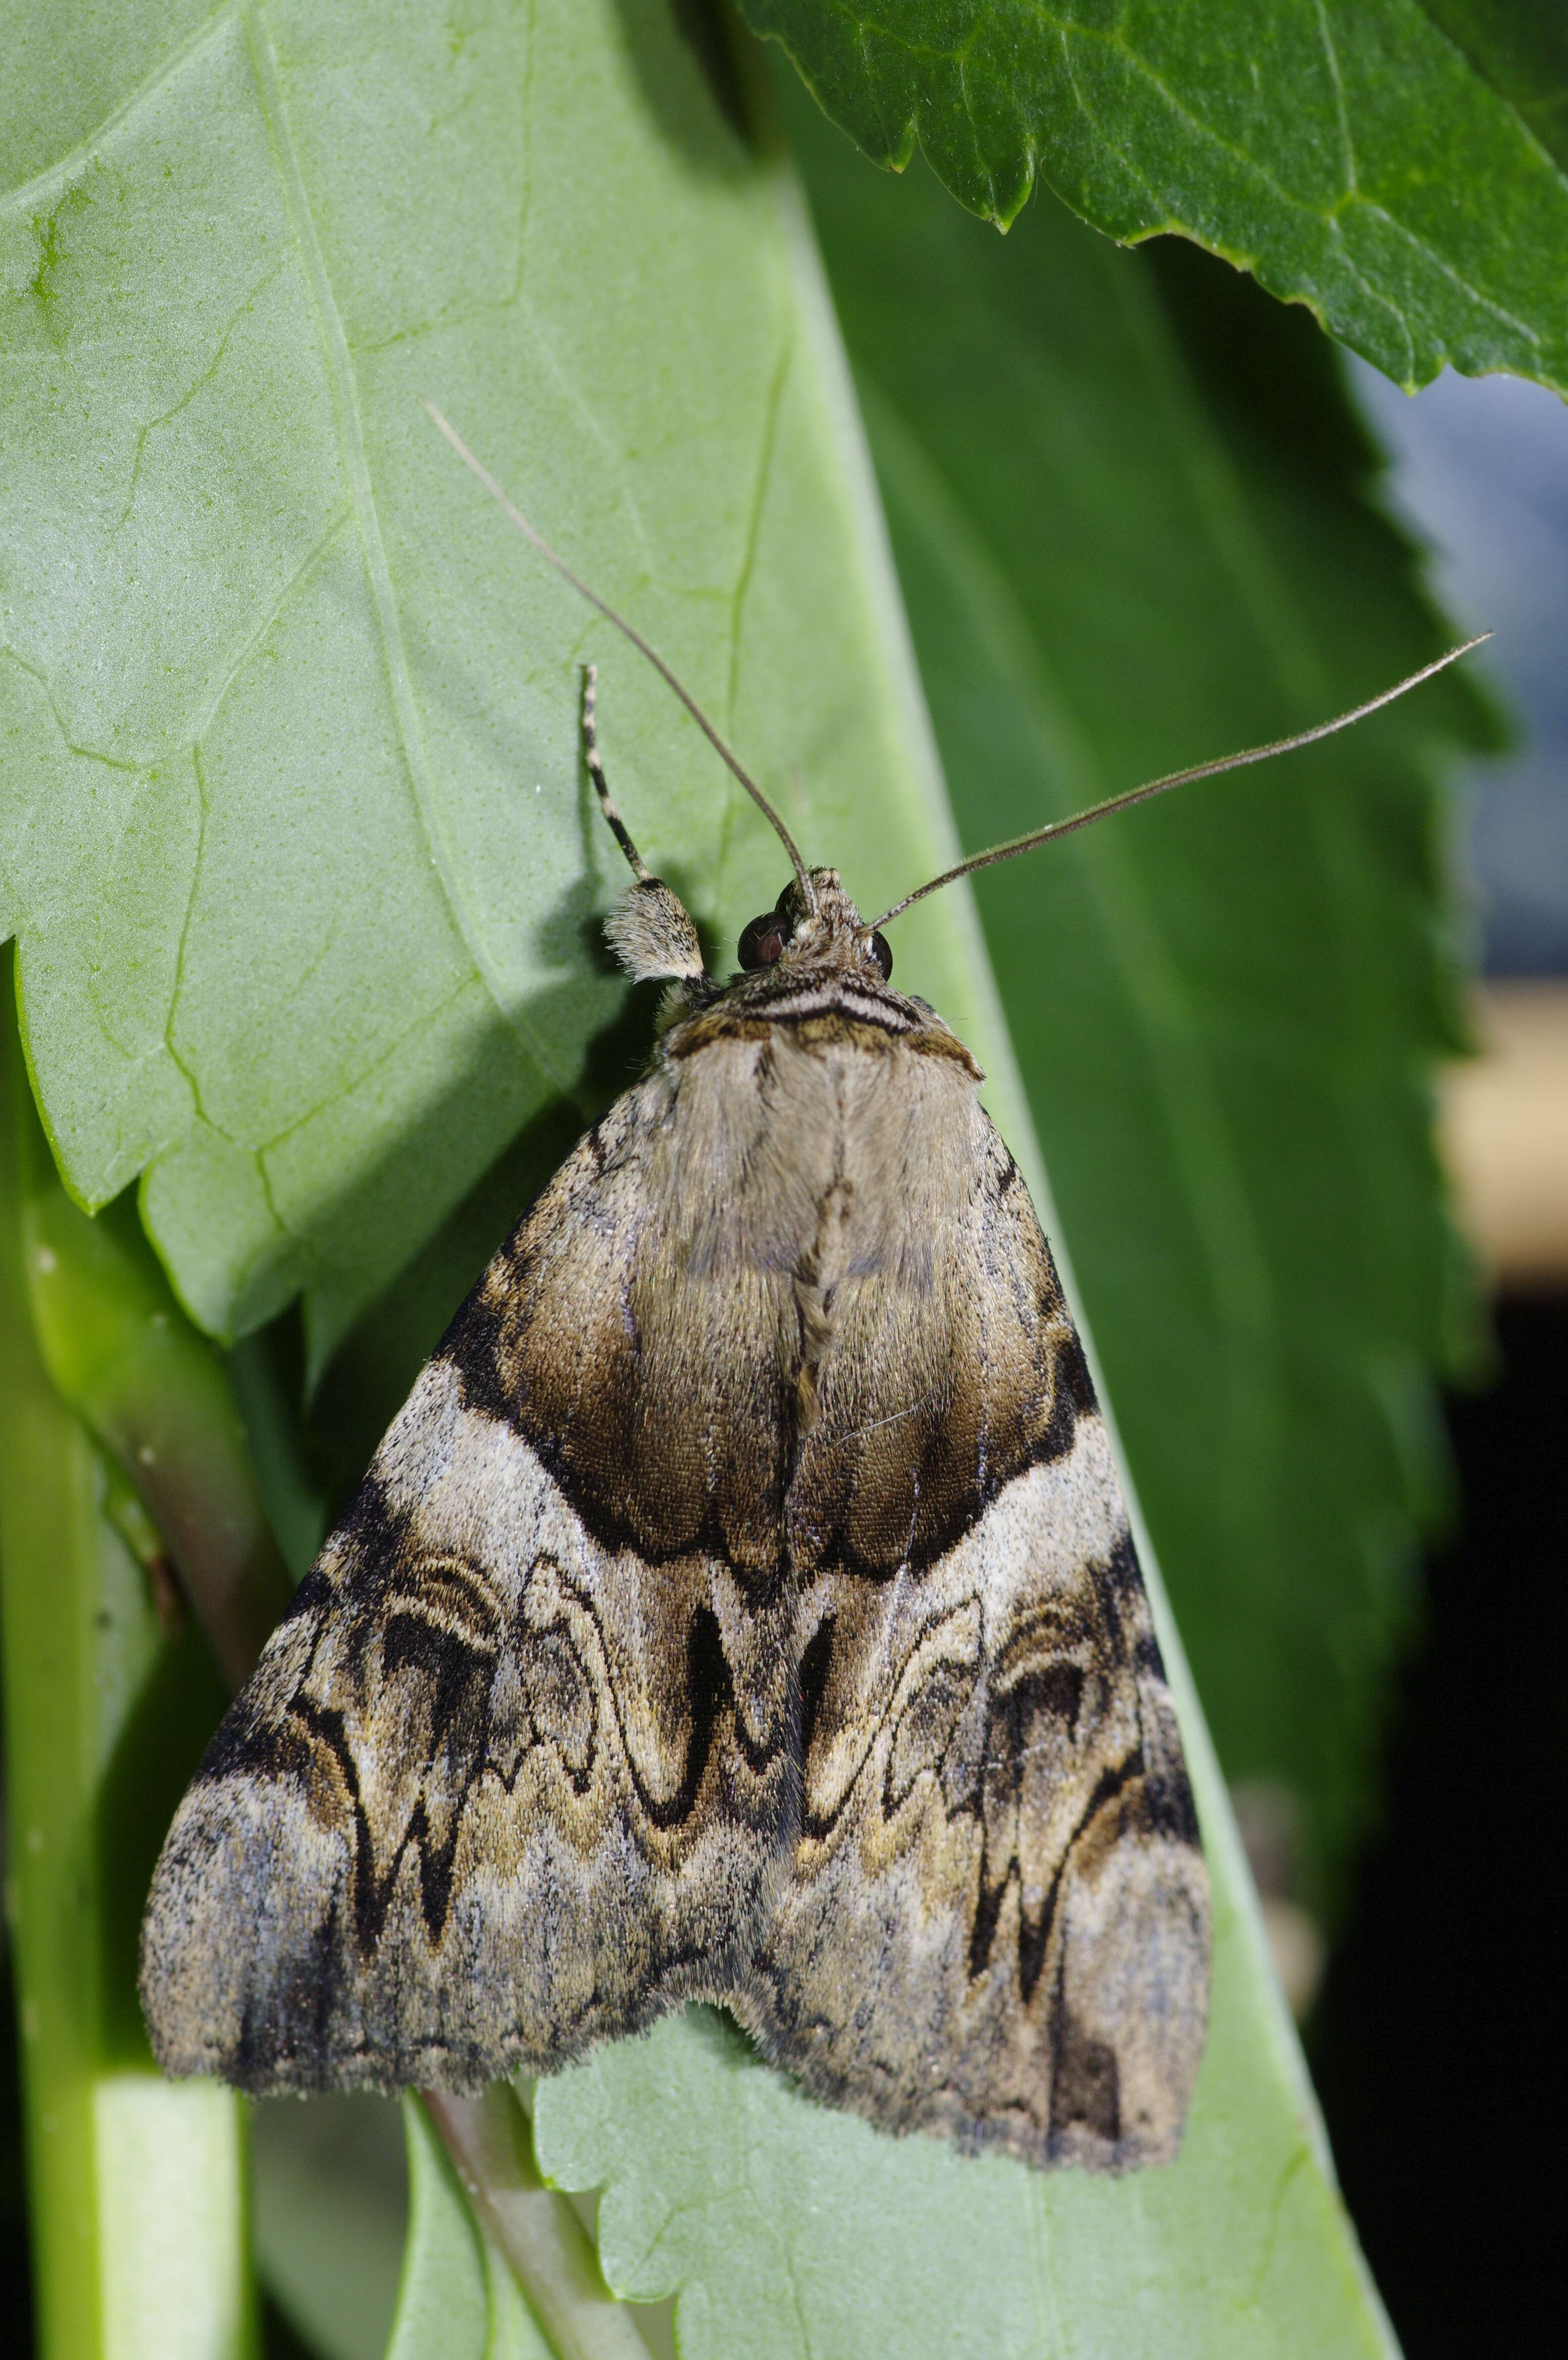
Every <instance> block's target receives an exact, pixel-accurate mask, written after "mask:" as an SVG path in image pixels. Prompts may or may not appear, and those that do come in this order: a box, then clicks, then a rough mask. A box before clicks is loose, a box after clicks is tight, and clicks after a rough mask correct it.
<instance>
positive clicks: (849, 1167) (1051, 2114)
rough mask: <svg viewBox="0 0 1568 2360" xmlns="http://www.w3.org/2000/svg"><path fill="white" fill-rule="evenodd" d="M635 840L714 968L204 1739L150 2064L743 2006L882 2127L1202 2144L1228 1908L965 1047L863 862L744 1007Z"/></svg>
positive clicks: (319, 2052) (565, 2031)
mask: <svg viewBox="0 0 1568 2360" xmlns="http://www.w3.org/2000/svg"><path fill="white" fill-rule="evenodd" d="M591 714H592V707H591V701H590V703H589V705H588V720H589V724H590V727H591ZM589 742H590V750H591V748H592V740H591V737H590V741H589ZM596 782H598V774H597V772H596ZM600 791H601V793H603V794H604V795H605V800H606V803H607V806H608V807H609V811H610V812H612V813H613V806H612V805H609V798H608V792H607V791H606V790H604V789H603V788H602V785H601V789H600ZM612 824H613V825H617V826H618V829H619V815H616V816H615V818H614V819H613V820H612ZM620 833H622V834H623V833H624V832H623V831H620ZM626 841H627V843H628V844H630V839H627V840H626ZM628 857H629V858H630V859H632V860H633V863H634V866H635V868H636V869H637V872H638V875H637V882H636V883H635V884H634V885H633V886H632V887H631V888H630V890H629V893H628V895H627V897H626V899H625V901H623V903H622V905H621V909H620V912H618V913H617V916H616V918H615V919H614V920H613V921H612V922H611V925H610V929H609V931H610V934H611V939H612V940H613V941H614V942H615V943H616V945H617V947H618V948H619V949H620V953H621V955H622V956H623V958H624V960H625V962H626V964H627V965H628V967H630V969H631V970H632V971H633V972H634V973H638V974H644V975H646V974H662V975H664V976H666V977H669V978H673V981H672V986H671V997H670V1000H669V1002H668V1004H667V1006H666V1010H665V1015H664V1022H663V1031H662V1032H661V1035H660V1039H659V1043H658V1046H657V1050H656V1052H655V1055H654V1058H653V1062H652V1066H651V1069H650V1071H649V1072H648V1074H647V1075H646V1076H645V1077H644V1078H643V1079H642V1080H641V1082H639V1083H638V1084H637V1085H636V1086H635V1087H633V1088H631V1089H630V1090H629V1091H628V1092H627V1093H626V1095H625V1096H624V1097H622V1098H620V1099H619V1100H618V1101H617V1103H616V1104H615V1105H614V1106H613V1107H612V1108H611V1109H610V1110H609V1113H608V1114H607V1115H606V1116H605V1118H604V1120H602V1121H601V1122H599V1123H598V1124H596V1125H595V1127H594V1128H593V1130H592V1131H589V1132H588V1133H587V1137H586V1138H585V1139H584V1140H583V1141H582V1142H580V1144H579V1145H578V1146H577V1148H576V1150H575V1151H574V1153H572V1154H571V1155H570V1156H569V1157H568V1159H567V1161H566V1162H565V1164H564V1165H563V1166H562V1168H561V1170H560V1171H559V1172H558V1173H557V1175H555V1178H554V1180H553V1181H552V1182H551V1184H550V1185H549V1186H548V1187H547V1188H546V1189H545V1191H544V1193H543V1196H541V1197H540V1198H539V1200H538V1202H537V1203H536V1204H535V1205H534V1207H532V1210H531V1211H530V1212H529V1213H528V1214H527V1215H526V1216H525V1218H523V1220H522V1221H521V1223H520V1225H519V1227H518V1228H517V1229H516V1230H515V1231H514V1233H513V1235H512V1236H511V1238H510V1240H508V1241H507V1243H506V1244H505V1245H504V1246H503V1247H502V1248H501V1250H500V1251H499V1253H498V1255H497V1256H496V1258H495V1260H494V1262H492V1263H491V1265H490V1267H489V1269H488V1272H487V1273H486V1274H485V1276H484V1278H483V1279H482V1280H481V1282H480V1284H479V1285H478V1286H477V1288H476V1290H475V1292H474V1294H473V1295H471V1296H470V1298H469V1300H468V1302H467V1303H466V1305H465V1306H464V1307H463V1309H462V1310H461V1312H460V1313H459V1314H458V1317H457V1318H456V1319H455V1322H454V1324H453V1326H452V1327H451V1328H450V1329H449V1331H448V1333H447V1335H446V1337H445V1338H444V1340H443V1342H442V1344H441V1346H440V1348H439V1349H438V1350H437V1352H436V1354H435V1356H434V1358H433V1360H431V1361H430V1363H429V1364H428V1366H427V1367H426V1368H425V1370H424V1371H423V1372H422V1375H421V1377H420V1379H419V1382H418V1383H417V1384H416V1386H415V1388H414V1391H413V1393H412V1395H411V1398H410V1400H409V1402H408V1404H406V1406H405V1407H404V1409H403V1410H402V1412H401V1413H400V1415H399V1417H398V1418H397V1420H396V1421H395V1423H394V1424H393V1426H392V1427H391V1429H390V1430H389V1433H388V1435H387V1437H386V1438H385V1440H384V1441H383V1443H382V1445H381V1447H380V1448H379V1450H378V1453H377V1455H376V1458H375V1460H374V1461H373V1463H372V1465H371V1467H370V1470H369V1471H368V1473H367V1476H366V1478H365V1480H364V1483H363V1485H362V1486H361V1488H360V1491H359V1492H358V1494H357V1496H356V1499H355V1500H354V1502H353V1503H352V1504H351V1506H350V1508H349V1510H348V1512H347V1513H346V1515H345V1517H344V1519H343V1521H342V1523H341V1524H339V1525H338V1527H337V1529H336V1530H335V1531H334V1534H333V1535H332V1536H331V1538H330V1539H329V1540H328V1542H327V1544H326V1546H325V1548H324V1549H323V1552H322V1555H321V1557H320V1559H319V1560H318V1562H317V1564H316V1566H315V1568H313V1571H312V1572H311V1574H310V1575H309V1576H308V1577H307V1579H305V1581H304V1582H303V1584H302V1587H301V1589H300V1591H299V1593H298V1595H297V1598H296V1601H295V1603H294V1606H293V1610H292V1612H291V1614H290V1616H289V1618H288V1619H287V1621H286V1622H284V1623H283V1624H282V1625H281V1626H280V1629H279V1630H278V1632H277V1633H275V1634H274V1636H273V1638H272V1640H271V1641H270V1642H269V1645H268V1648H267V1650H266V1653H265V1655H263V1658H262V1661H261V1664H260V1666H259V1668H258V1671H257V1673H256V1676H255V1677H254V1678H253V1680H252V1681H251V1683H250V1685H249V1687H248V1688H247V1689H246V1690H245V1692H244V1694H243V1695H242V1696H241V1697H240V1698H239V1699H238V1700H237V1702H236V1705H235V1706H234V1708H233V1710H231V1712H230V1714H229V1716H228V1719H227V1720H226V1721H225V1723H224V1726H223V1728H222V1730H221V1731H220V1732H219V1734H218V1736H217V1738H216V1739H215V1740H214V1744H213V1746H212V1748H211V1750H210V1752H209V1754H208V1755H207V1758H206V1760H205V1761H204V1763H203V1765H202V1768H201V1770H200V1772H199V1773H198V1775H197V1778H196V1780H195V1782H194V1783H193V1785H192V1788H191V1791H190V1793H189V1795H188V1796H187V1797H186V1799H185V1802H184V1803H183V1805H182V1806H181V1811H180V1813H179V1816H178V1817H177V1819H176V1820H175V1822H174V1826H173V1828H172V1830H170V1837H169V1840H168V1842H167V1844H166V1846H165V1849H164V1852H163V1856H162V1859H161V1860H160V1862H159V1868H158V1872H157V1875H156V1878H155V1881H154V1885H153V1890H152V1895H151V1898H150V1900H149V1903H148V1915H147V1921H146V1927H145V1932H144V1954H143V1961H144V1962H143V1977H142V1991H143V2000H144V2005H145V2008H146V2011H147V2015H148V2023H149V2027H150V2028H151V2031H152V2037H153V2041H154V2047H155V2049H156V2050H157V2053H158V2055H159V2059H160V2060H161V2061H162V2063H163V2064H164V2065H165V2066H166V2068H167V2069H168V2070H170V2071H173V2072H177V2073H195V2072H208V2073H217V2074H220V2075H222V2076H223V2077H224V2078H225V2079H226V2080H228V2081H234V2082H236V2083H238V2084H239V2085H240V2086H242V2087H244V2088H247V2089H251V2090H258V2091H265V2090H284V2089H291V2090H318V2089H324V2088H337V2087H344V2086H349V2085H353V2084H356V2083H368V2084H373V2085H376V2086H378V2087H384V2088H391V2087H400V2086H404V2085H408V2084H419V2085H424V2086H433V2087H437V2088H447V2089H469V2088H473V2087H475V2086H477V2085H478V2084H479V2083H481V2082H483V2081H488V2080H491V2079H494V2078H496V2077H498V2076H499V2075H501V2074H505V2073H509V2072H511V2071H513V2070H519V2069H521V2070H529V2071H545V2070H550V2069H551V2068H552V2067H554V2066H557V2065H559V2064H560V2063H562V2062H563V2061H564V2060H566V2059H568V2058H570V2057H573V2056H576V2055H577V2054H579V2053H581V2051H582V2050H583V2049H586V2048H587V2046H589V2045H590V2044H591V2043H592V2042H594V2041H596V2040H598V2039H600V2038H606V2037H609V2036H610V2035H613V2034H617V2033H622V2032H627V2031H630V2030H634V2029H636V2028H637V2027H640V2026H642V2025H645V2024H647V2023H649V2022H650V2021H651V2020H652V2019H653V2018H655V2017H657V2016H661V2015H663V2014H664V2013H666V2012H668V2011H669V2010H670V2009H671V2008H674V2007H677V2006H679V2005H682V2004H683V2003H684V2002H685V2001H687V2000H690V1999H707V2000H713V2001H718V2002H721V2003H723V2004H724V2005H728V2006H729V2008H731V2009H732V2010H733V2012H734V2014H735V2015H736V2016H738V2017H739V2019H740V2022H741V2023H742V2024H743V2025H744V2026H745V2027H746V2028H747V2029H748V2031H749V2032H750V2033H751V2035H752V2037H753V2038H754V2039H755V2040H756V2042H757V2044H758V2045H759V2047H760V2048H761V2049H762V2052H763V2053H764V2055H765V2056H767V2057H768V2058H769V2059H771V2060H773V2061H775V2062H776V2063H778V2064H780V2065H782V2066H784V2067H785V2068H786V2069H787V2070H789V2071H791V2072H793V2073H794V2074H795V2075H796V2076H798V2078H799V2079H800V2081H802V2082H803V2083H804V2084H805V2086H806V2089H807V2090H809V2091H811V2092H813V2093H815V2094H816V2095H817V2096H818V2097H820V2098H823V2099H825V2100H828V2101H830V2102H832V2103H838V2104H841V2105H845V2106H849V2107H852V2108H854V2109H855V2110H857V2111H858V2112H860V2113H861V2114H866V2115H868V2116H869V2117H870V2118H871V2119H872V2121H873V2122H876V2123H878V2124H880V2125H883V2126H884V2127H886V2128H889V2129H893V2130H897V2131H905V2130H911V2129H919V2130H925V2131H931V2132H936V2133H938V2134H941V2135H943V2136H948V2137H950V2138H952V2139H955V2140H957V2141H958V2142H959V2144H960V2145H962V2146H965V2147H983V2146H992V2147H1001V2148H1003V2149H1006V2150H1009V2151H1011V2152H1013V2153H1014V2154H1017V2155H1020V2156H1023V2157H1025V2158H1027V2159H1028V2160H1029V2161H1031V2162H1033V2163H1035V2164H1051V2163H1058V2162H1074V2163H1080V2164H1085V2165H1090V2166H1093V2167H1099V2168H1110V2169H1118V2168H1123V2167H1125V2166H1127V2165H1130V2164H1135V2163H1143V2162H1154V2161H1160V2160H1164V2159H1167V2158H1169V2157H1170V2156H1172V2155H1173V2154H1174V2153H1175V2151H1176V2147H1177V2145H1178V2142H1179V2136H1180V2130H1181V2124H1182V2120H1183V2117H1184V2114H1185V2112H1186V2107H1187V2103H1188V2099H1189V2096H1190V2090H1191V2086H1192V2081H1193V2078H1194V2076H1195V2073H1196V2070H1197V2066H1198V2060H1199V2057H1200V2054H1201V2047H1202V2039H1203V2031H1204V2024H1205V2017H1206V2009H1207V1994H1208V1974H1209V1914H1208V1890H1207V1884H1206V1880H1205V1875H1204V1870H1203V1863H1202V1859H1201V1852H1200V1851H1199V1848H1198V1841H1197V1829H1196V1823H1195V1819H1194V1815H1193V1809H1192V1801H1191V1796H1190V1788H1189V1785H1188V1780H1187V1775H1186V1771H1185V1767H1184V1765H1183V1762H1182V1757H1181V1749H1180V1743H1179V1736H1178V1733H1177V1728H1176V1721H1175V1716H1174V1713H1173V1711H1172V1708H1171V1703H1170V1698H1169V1694H1168V1688H1167V1686H1166V1682H1165V1677H1164V1672H1163V1669H1162V1666H1161V1664H1160V1658H1159V1652H1158V1648H1157V1644H1156V1641H1155V1636H1154V1632H1153V1628H1152V1624H1151V1621H1150V1616H1149V1611H1148V1604H1147V1601H1146V1597H1145V1594H1144V1590H1143V1585H1142V1581H1141V1579H1140V1576H1139V1573H1138V1568H1137V1564H1136V1560H1135V1556H1134V1552H1133V1546H1132V1541H1131V1538H1130V1535H1129V1533H1128V1528H1127V1518H1126V1512H1125V1508H1124V1503H1123V1501H1122V1497H1121V1493H1120V1490H1119V1487H1118V1484H1117V1480H1116V1475H1115V1471H1114V1468H1113V1461H1112V1458H1111V1454H1110V1450H1109V1447H1108V1444H1107V1438H1106V1434H1105V1428H1104V1425H1103V1422H1102V1419H1101V1417H1100V1415H1099V1412H1098V1410H1097V1408H1096V1406H1095V1403H1094V1398H1093V1393H1092V1390H1091V1385H1090V1382H1089V1379H1088V1375H1087V1372H1086V1371H1085V1367H1084V1362H1083V1357H1082V1353H1081V1351H1080V1347H1079V1344H1078V1339H1077V1337H1076V1335H1075V1333H1074V1331H1073V1327H1072V1324H1071V1320H1070V1318H1069V1314H1068V1311H1067V1309H1066V1306H1065V1304H1064V1302H1063V1299H1062V1295H1061V1292H1060V1289H1059V1286H1058V1282H1057V1277H1056V1273H1055V1271H1054V1269H1053V1266H1052V1263H1051V1259H1050V1255H1049V1252H1048V1251H1047V1246H1046V1242H1045V1240H1044V1238H1043V1236H1042V1235H1041V1232H1040V1229H1039V1225H1038V1222H1037V1220H1036V1217H1035V1213H1034V1209H1033V1207H1032V1206H1031V1204H1030V1202H1029V1197H1028V1194H1027V1191H1026V1189H1025V1185H1024V1183H1023V1181H1022V1179H1021V1177H1020V1176H1019V1174H1018V1171H1017V1168H1016V1166H1015V1165H1014V1163H1013V1161H1012V1159H1011V1157H1010V1156H1009V1155H1008V1153H1007V1151H1006V1149H1005V1148H1004V1147H1003V1143H1002V1142H1001V1140H1000V1138H999V1137H998V1135H997V1133H996V1131H994V1129H993V1128H992V1124H991V1122H990V1121H989V1120H988V1118H987V1117H986V1115H985V1114H984V1112H983V1110H982V1109H981V1106H980V1103H979V1099H978V1097H977V1088H978V1085H979V1082H980V1080H981V1075H980V1073H979V1069H978V1068H977V1066H976V1065H975V1064H974V1061H973V1059H972V1058H971V1057H970V1054H969V1052H968V1051H967V1049H965V1048H964V1046H963V1045H962V1043H960V1042H959V1040H958V1039H957V1038H956V1036H955V1035H954V1034H953V1033H952V1032H950V1031H949V1030H948V1027H947V1026H946V1025H945V1024H944V1023H943V1022H942V1021H941V1019H940V1018H939V1017H938V1016H937V1015H936V1014H935V1013H934V1012H933V1011H931V1010H930V1009H929V1008H927V1006H926V1005H925V1004H924V1003H923V1002H922V1001H920V1000H913V999H909V998H906V997H905V996H903V995H902V994H900V993H899V992H897V991H895V990H894V989H893V987H892V984H891V981H890V980H889V968H890V967H891V959H890V956H889V955H888V952H887V946H886V945H885V943H884V942H883V939H882V937H881V936H880V934H876V933H875V932H874V930H872V929H869V928H867V927H866V925H865V924H864V923H863V922H862V921H861V918H860V916H859V914H858V912H856V911H855V909H854V906H853V904H852V902H851V901H850V899H849V896H848V895H847V894H846V893H845V892H844V890H843V888H842V886H841V885H840V883H839V878H838V876H837V874H836V873H835V872H834V871H833V870H831V869H817V870H813V871H811V872H809V875H808V877H807V876H806V875H805V873H804V872H803V875H802V877H801V878H800V879H798V880H797V881H796V882H795V884H794V885H792V886H791V887H790V888H789V889H787V890H786V892H785V893H784V895H782V896H781V898H780V901H779V903H778V905H777V907H776V908H775V910H774V911H773V912H766V913H764V915H763V916H762V918H759V919H758V920H756V921H754V922H753V923H752V925H751V927H749V928H748V929H747V930H746V934H745V935H743V936H742V940H741V956H742V960H743V962H744V965H745V971H743V972H742V973H741V974H740V975H739V976H738V977H736V978H733V979H732V981H731V982H730V983H729V985H727V986H722V987H720V986H718V985H715V984H713V983H711V982H710V981H709V980H708V979H707V977H706V976H705V975H704V973H703V971H702V961H701V954H700V950H698V949H697V947H696V934H695V930H694V929H693V928H692V927H691V922H690V920H689V919H688V918H687V917H686V915H685V912H684V911H683V910H682V909H681V907H680V904H679V902H678V901H675V898H674V895H673V894H671V893H670V892H669V890H668V889H667V888H666V887H664V886H663V885H662V884H660V882H659V880H657V879H653V878H651V877H649V876H648V875H647V873H646V871H644V870H643V869H641V862H640V861H639V860H637V858H636V856H635V851H634V848H632V849H631V850H630V851H629V855H628Z"/></svg>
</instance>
